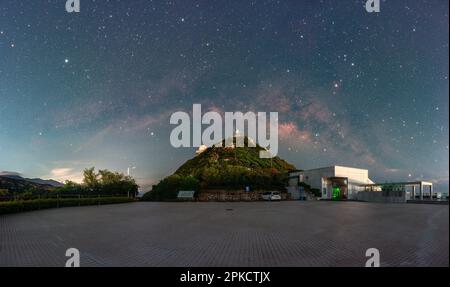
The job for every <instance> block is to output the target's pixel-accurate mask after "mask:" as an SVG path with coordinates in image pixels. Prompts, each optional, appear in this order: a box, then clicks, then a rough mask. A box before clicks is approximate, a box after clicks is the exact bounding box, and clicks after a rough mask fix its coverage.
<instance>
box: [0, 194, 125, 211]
mask: <svg viewBox="0 0 450 287" xmlns="http://www.w3.org/2000/svg"><path fill="white" fill-rule="evenodd" d="M133 201H134V199H133V198H128V197H100V198H80V199H79V198H69V199H56V198H52V199H36V200H25V201H7V202H0V214H8V213H17V212H24V211H32V210H39V209H46V208H58V207H69V206H86V205H102V204H116V203H126V202H133Z"/></svg>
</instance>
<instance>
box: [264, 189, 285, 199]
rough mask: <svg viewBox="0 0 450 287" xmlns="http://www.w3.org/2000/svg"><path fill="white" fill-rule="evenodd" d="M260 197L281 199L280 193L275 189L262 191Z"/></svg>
mask: <svg viewBox="0 0 450 287" xmlns="http://www.w3.org/2000/svg"><path fill="white" fill-rule="evenodd" d="M262 198H263V199H264V200H267V201H277V200H281V195H280V193H279V192H276V191H268V192H264V193H263V195H262Z"/></svg>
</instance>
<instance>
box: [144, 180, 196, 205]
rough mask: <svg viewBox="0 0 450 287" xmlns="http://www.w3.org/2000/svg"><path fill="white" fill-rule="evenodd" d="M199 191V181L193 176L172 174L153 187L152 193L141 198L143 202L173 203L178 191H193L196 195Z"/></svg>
mask: <svg viewBox="0 0 450 287" xmlns="http://www.w3.org/2000/svg"><path fill="white" fill-rule="evenodd" d="M199 189H200V183H199V181H198V180H197V179H196V178H195V177H193V176H180V175H178V174H174V175H171V176H168V177H166V178H165V179H163V180H161V181H160V182H159V183H158V184H157V185H155V186H153V189H152V191H150V192H147V193H146V194H144V196H143V197H142V200H143V201H174V200H177V196H178V192H179V191H180V190H193V191H195V192H196V193H197V192H198V191H199Z"/></svg>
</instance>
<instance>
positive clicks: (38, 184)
mask: <svg viewBox="0 0 450 287" xmlns="http://www.w3.org/2000/svg"><path fill="white" fill-rule="evenodd" d="M63 185H64V184H62V183H61V182H58V181H55V180H51V179H50V180H45V179H41V178H24V177H22V176H21V175H20V174H19V173H16V172H6V171H3V172H0V189H10V190H23V189H26V188H33V187H35V188H50V187H58V186H63Z"/></svg>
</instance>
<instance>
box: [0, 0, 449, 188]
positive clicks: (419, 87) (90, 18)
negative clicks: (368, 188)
mask: <svg viewBox="0 0 450 287" xmlns="http://www.w3.org/2000/svg"><path fill="white" fill-rule="evenodd" d="M65 2H66V1H65V0H49V1H44V0H39V1H35V0H33V1H32V0H2V1H1V3H0V171H1V170H7V171H15V172H19V173H21V174H22V175H24V176H28V177H42V178H53V179H57V180H64V179H72V180H80V178H81V173H80V172H81V170H82V169H84V168H86V167H90V166H95V167H97V168H108V169H111V170H117V171H121V172H126V170H127V168H128V167H129V166H134V167H136V168H135V169H132V175H133V176H135V177H136V178H137V179H138V182H139V183H140V184H141V185H142V186H144V187H146V186H148V185H150V184H152V183H156V182H157V181H158V180H160V179H161V178H162V177H164V176H167V175H169V174H170V173H171V172H173V171H174V170H175V169H176V168H177V167H178V166H179V165H180V164H182V163H183V162H184V161H185V160H187V159H189V158H191V157H192V156H194V154H195V148H185V149H174V148H173V147H172V146H171V145H170V142H169V134H170V131H171V129H172V128H173V127H174V126H171V125H170V124H169V118H170V115H171V114H172V113H173V112H175V111H187V112H190V111H191V110H192V104H194V103H199V104H202V106H203V111H204V112H206V111H207V110H215V111H219V112H224V111H242V112H247V111H254V112H257V111H263V112H270V111H274V112H279V116H280V126H279V132H280V151H279V155H280V156H281V157H282V158H284V159H287V160H288V161H290V162H292V163H293V164H295V165H296V166H297V167H298V168H301V169H308V168H315V167H322V166H328V165H334V164H340V165H345V166H354V167H362V168H367V169H369V176H370V177H371V178H372V179H373V180H375V181H379V182H384V181H405V180H415V179H425V180H432V181H433V182H434V183H435V184H436V186H435V189H436V190H438V191H444V192H446V191H447V190H448V181H449V125H448V122H449V109H448V108H449V81H448V71H449V66H448V61H449V47H448V43H449V39H448V32H449V22H448V9H449V7H448V5H449V2H448V1H447V0H396V1H382V3H381V13H372V14H369V13H367V12H366V10H365V8H364V3H365V1H362V0H322V1H300V0H298V1H281V0H280V1H242V0H241V1H234V0H232V1H212V0H208V1H206V0H205V1H186V0H180V1H177V0H174V1H150V0H127V1H125V0H122V1H120V0H110V1H106V0H96V1H95V0H81V13H77V14H68V13H67V12H66V11H65Z"/></svg>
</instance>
